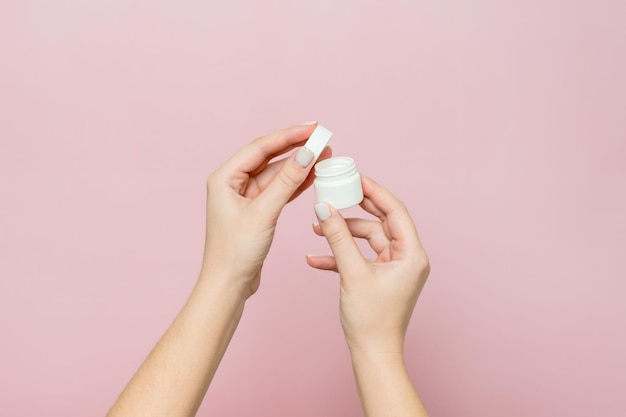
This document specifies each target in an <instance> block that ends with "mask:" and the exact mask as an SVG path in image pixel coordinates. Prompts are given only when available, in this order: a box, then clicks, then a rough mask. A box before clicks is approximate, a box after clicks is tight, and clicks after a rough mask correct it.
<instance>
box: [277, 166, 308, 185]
mask: <svg viewBox="0 0 626 417" xmlns="http://www.w3.org/2000/svg"><path fill="white" fill-rule="evenodd" d="M277 176H278V180H279V181H280V182H281V183H282V184H283V185H284V186H286V187H287V188H290V189H291V188H293V189H295V188H298V187H299V186H300V183H301V182H302V181H301V179H300V178H299V176H298V174H297V173H295V172H294V171H293V170H292V169H289V167H288V165H285V167H284V168H283V169H281V170H280V171H278V175H277Z"/></svg>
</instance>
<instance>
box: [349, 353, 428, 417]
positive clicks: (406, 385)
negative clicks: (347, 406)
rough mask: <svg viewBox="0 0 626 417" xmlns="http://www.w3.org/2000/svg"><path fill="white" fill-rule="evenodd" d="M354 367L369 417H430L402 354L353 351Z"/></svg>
mask: <svg viewBox="0 0 626 417" xmlns="http://www.w3.org/2000/svg"><path fill="white" fill-rule="evenodd" d="M351 356H352V368H353V370H354V376H355V378H356V383H357V389H358V392H359V397H360V399H361V404H362V406H363V412H364V414H365V416H366V417H396V416H397V417H427V416H428V414H427V413H426V410H425V409H424V406H423V404H422V402H421V400H420V398H419V396H418V394H417V392H416V391H415V388H414V387H413V383H412V382H411V379H410V378H409V375H408V373H407V370H406V366H405V364H404V358H403V355H402V353H401V349H400V350H399V351H385V350H373V349H372V350H358V351H357V350H352V351H351Z"/></svg>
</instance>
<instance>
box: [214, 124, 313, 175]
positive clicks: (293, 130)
mask: <svg viewBox="0 0 626 417" xmlns="http://www.w3.org/2000/svg"><path fill="white" fill-rule="evenodd" d="M315 126H316V124H312V125H298V126H291V127H288V128H286V129H282V130H278V131H276V132H274V133H270V134H269V135H266V136H262V137H260V138H258V139H255V140H254V141H252V142H251V143H250V144H248V145H247V146H245V147H244V148H243V149H241V150H240V151H239V152H237V153H236V154H235V155H233V156H232V157H231V158H230V159H229V160H228V162H226V164H225V165H226V166H228V167H229V168H231V169H236V170H237V171H239V172H254V171H256V170H257V169H258V168H259V167H260V166H262V165H264V164H267V163H268V162H269V161H270V160H272V159H273V158H275V157H277V156H279V155H282V154H284V153H285V152H288V151H290V150H291V149H294V148H296V147H297V146H299V145H302V144H303V143H304V141H306V140H307V139H308V138H309V136H311V133H312V132H313V130H314V129H315Z"/></svg>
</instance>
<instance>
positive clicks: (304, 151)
mask: <svg viewBox="0 0 626 417" xmlns="http://www.w3.org/2000/svg"><path fill="white" fill-rule="evenodd" d="M312 159H313V152H311V150H310V149H308V148H305V147H304V146H303V147H302V148H300V149H299V150H298V153H297V154H296V164H298V165H300V166H301V167H302V168H306V167H308V166H309V164H310V163H311V160H312Z"/></svg>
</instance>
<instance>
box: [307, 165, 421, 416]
mask: <svg viewBox="0 0 626 417" xmlns="http://www.w3.org/2000/svg"><path fill="white" fill-rule="evenodd" d="M362 184H363V194H364V195H365V198H364V200H363V202H362V203H361V207H362V208H363V209H365V210H366V211H367V212H369V213H371V214H373V215H374V216H375V217H377V218H378V219H377V220H365V219H346V220H344V219H343V217H341V215H340V214H339V212H338V211H337V210H335V209H334V208H333V207H331V206H330V205H328V204H326V203H319V204H317V205H316V206H315V212H316V214H317V217H318V219H319V221H320V224H319V225H316V226H314V231H315V232H316V233H317V234H318V235H323V236H326V239H327V240H328V243H329V244H330V248H331V250H332V252H333V255H334V256H309V257H308V258H307V260H308V263H309V265H311V266H313V267H315V268H319V269H327V270H334V271H338V272H339V275H340V277H341V279H340V281H341V296H340V312H341V324H342V326H343V331H344V333H345V336H346V341H347V343H348V347H349V348H350V355H351V357H352V368H353V370H354V375H355V379H356V384H357V389H358V392H359V397H360V399H361V404H362V406H363V411H364V414H365V415H366V416H367V417H384V416H390V415H394V416H412V417H427V416H428V414H427V412H426V409H425V408H424V405H423V404H422V402H421V400H420V398H419V395H418V394H417V392H416V391H415V387H414V386H413V383H412V382H411V379H410V378H409V374H408V371H407V369H406V365H405V364H404V353H403V346H404V336H405V334H406V329H407V326H408V324H409V320H410V318H411V314H412V313H413V308H414V307H415V303H416V301H417V298H418V296H419V294H420V292H421V290H422V287H423V286H424V283H425V282H426V278H427V277H428V273H429V272H430V266H429V262H428V256H427V255H426V252H425V251H424V248H423V247H422V245H421V243H420V241H419V238H418V237H417V231H416V230H415V226H414V225H413V221H412V220H411V217H410V216H409V213H408V212H407V210H406V207H405V206H404V204H402V203H401V202H400V201H399V200H398V199H397V198H396V197H394V196H393V195H392V194H391V193H390V192H389V191H387V190H385V189H384V188H383V187H381V186H380V185H378V184H376V183H375V182H374V181H372V180H371V179H369V178H366V177H363V180H362ZM353 237H356V238H362V239H367V241H368V243H369V244H370V246H371V247H372V249H374V251H375V252H376V259H374V260H372V261H370V260H366V259H365V258H363V256H362V255H361V252H360V251H359V249H358V247H357V245H356V243H355V241H354V239H353Z"/></svg>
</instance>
